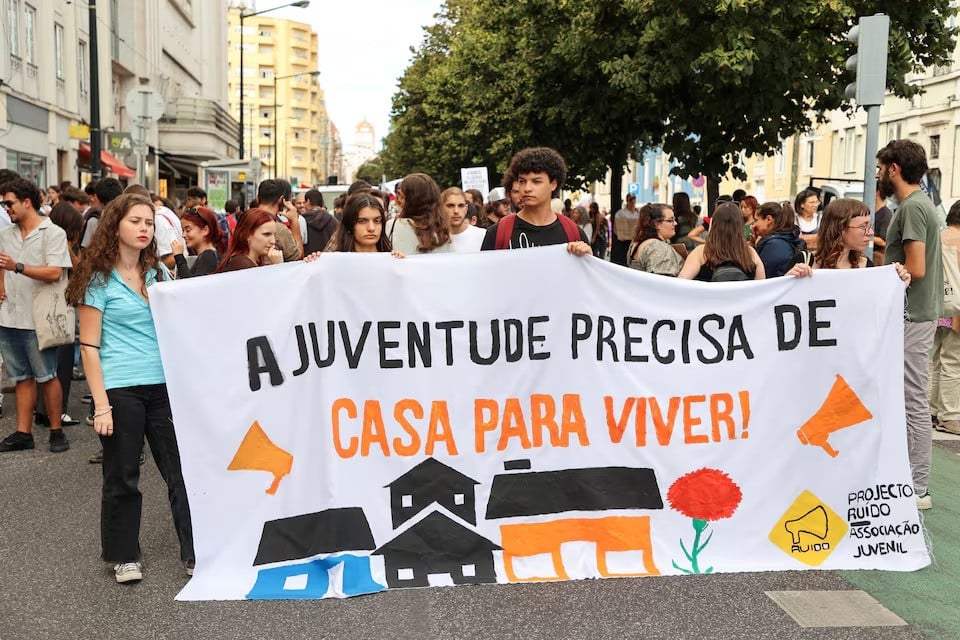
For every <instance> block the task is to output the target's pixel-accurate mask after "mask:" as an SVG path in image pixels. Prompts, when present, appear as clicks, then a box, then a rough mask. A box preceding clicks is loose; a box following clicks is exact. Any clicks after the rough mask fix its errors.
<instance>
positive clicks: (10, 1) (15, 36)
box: [7, 0, 20, 57]
mask: <svg viewBox="0 0 960 640" xmlns="http://www.w3.org/2000/svg"><path fill="white" fill-rule="evenodd" d="M7 23H8V24H9V25H10V29H9V30H8V31H7V33H9V34H10V55H12V56H17V57H20V0H7Z"/></svg>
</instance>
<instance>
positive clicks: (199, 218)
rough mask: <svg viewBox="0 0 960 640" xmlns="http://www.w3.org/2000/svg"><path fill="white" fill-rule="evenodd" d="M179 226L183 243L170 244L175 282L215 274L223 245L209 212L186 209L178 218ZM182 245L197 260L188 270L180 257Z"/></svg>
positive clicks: (224, 248)
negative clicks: (174, 267) (175, 267)
mask: <svg viewBox="0 0 960 640" xmlns="http://www.w3.org/2000/svg"><path fill="white" fill-rule="evenodd" d="M180 222H181V224H182V225H183V242H180V241H179V240H174V241H173V243H172V244H171V247H172V248H173V256H174V259H175V260H176V261H177V278H180V279H183V278H191V277H193V276H205V275H207V274H209V273H213V272H214V271H216V270H217V265H218V264H220V256H221V255H223V253H224V252H226V250H227V242H226V238H224V237H223V232H222V231H221V230H220V224H219V223H218V222H217V215H216V214H215V213H214V212H213V209H211V208H209V207H193V208H190V209H187V210H186V211H184V212H183V216H181V217H180ZM184 244H186V245H187V248H188V249H190V250H191V251H192V252H193V254H194V255H195V256H197V259H196V260H195V261H194V263H193V265H192V266H189V265H188V264H187V259H186V257H185V256H184V255H183V248H184V247H183V245H184Z"/></svg>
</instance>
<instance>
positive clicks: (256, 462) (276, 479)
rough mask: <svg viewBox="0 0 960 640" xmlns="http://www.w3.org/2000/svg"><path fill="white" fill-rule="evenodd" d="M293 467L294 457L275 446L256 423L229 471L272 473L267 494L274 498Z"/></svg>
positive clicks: (242, 443) (246, 436) (234, 457)
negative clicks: (271, 481)
mask: <svg viewBox="0 0 960 640" xmlns="http://www.w3.org/2000/svg"><path fill="white" fill-rule="evenodd" d="M292 467H293V455H291V454H290V453H288V452H286V451H284V450H283V449H281V448H280V447H278V446H277V445H275V444H274V443H273V441H272V440H271V439H270V438H269V437H268V436H267V434H266V433H265V432H264V431H263V428H261V427H260V423H259V422H257V421H254V423H253V424H252V425H250V429H248V430H247V435H245V436H244V437H243V442H241V443H240V447H239V448H238V449H237V453H236V454H235V455H234V456H233V460H232V461H231V462H230V465H229V466H228V467H227V470H228V471H267V472H269V473H272V474H273V483H272V484H271V485H270V487H269V488H268V489H267V493H268V494H269V495H271V496H272V495H276V493H277V489H279V488H280V481H281V480H282V479H283V477H284V476H285V475H288V474H289V473H290V469H291V468H292Z"/></svg>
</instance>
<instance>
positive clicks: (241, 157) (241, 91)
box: [239, 8, 243, 160]
mask: <svg viewBox="0 0 960 640" xmlns="http://www.w3.org/2000/svg"><path fill="white" fill-rule="evenodd" d="M239 15H240V159H241V160H243V9H242V8H241V9H240V14H239Z"/></svg>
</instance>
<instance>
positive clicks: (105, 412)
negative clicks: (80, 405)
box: [93, 406, 113, 418]
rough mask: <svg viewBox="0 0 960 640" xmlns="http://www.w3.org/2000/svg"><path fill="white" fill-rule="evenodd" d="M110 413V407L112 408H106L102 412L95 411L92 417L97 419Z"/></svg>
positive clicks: (111, 409)
mask: <svg viewBox="0 0 960 640" xmlns="http://www.w3.org/2000/svg"><path fill="white" fill-rule="evenodd" d="M111 411H113V407H112V406H110V407H107V408H106V409H104V410H103V411H97V412H96V413H94V414H93V417H94V418H99V417H100V416H105V415H107V414H108V413H110V412H111Z"/></svg>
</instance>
